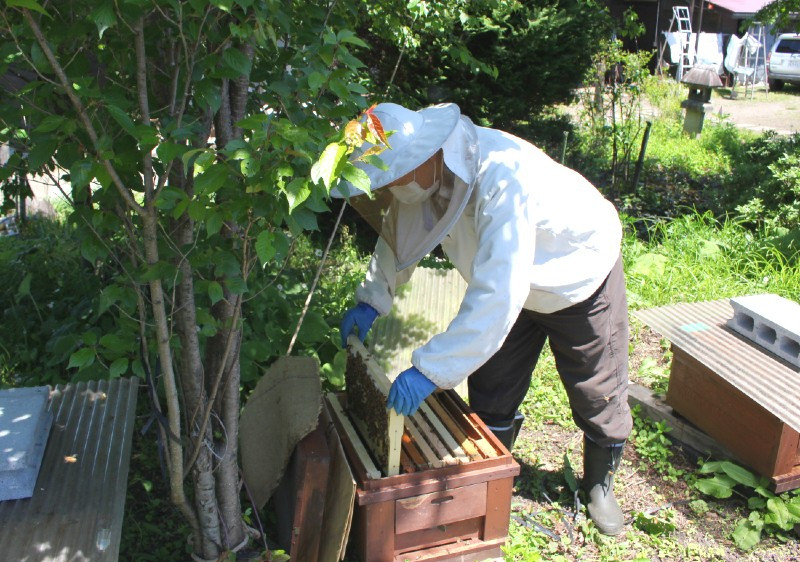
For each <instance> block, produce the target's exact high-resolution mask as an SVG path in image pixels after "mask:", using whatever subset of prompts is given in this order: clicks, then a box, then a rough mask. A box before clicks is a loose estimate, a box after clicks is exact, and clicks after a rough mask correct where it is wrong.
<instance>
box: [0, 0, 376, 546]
mask: <svg viewBox="0 0 800 562" xmlns="http://www.w3.org/2000/svg"><path fill="white" fill-rule="evenodd" d="M351 9H352V6H351V5H349V4H348V3H347V2H335V1H334V2H331V3H330V4H329V5H318V4H316V3H299V2H280V1H277V0H212V1H210V2H208V1H206V0H189V1H185V2H180V1H177V0H119V1H111V0H64V1H62V2H38V1H37V0H4V3H3V8H2V13H0V28H2V35H1V36H2V39H0V76H2V77H3V80H2V82H1V83H2V84H3V86H4V87H5V89H6V91H7V94H9V95H4V97H3V102H2V104H0V122H1V123H2V124H1V125H0V142H6V143H10V144H11V145H12V147H13V148H14V149H15V152H14V155H13V156H12V158H11V160H10V161H9V163H8V165H7V166H5V167H4V168H2V169H0V181H3V189H4V190H7V189H12V188H13V189H20V188H19V185H20V181H19V178H24V177H26V175H27V174H28V173H37V174H42V175H44V176H47V177H49V178H50V179H51V181H52V182H53V183H54V184H56V185H58V186H59V187H60V188H61V189H62V191H63V193H64V195H65V196H66V197H67V198H68V199H69V200H70V202H71V203H72V213H71V215H70V221H71V222H72V223H73V224H74V225H75V227H76V228H77V231H78V235H79V237H80V239H81V253H82V255H83V258H84V259H85V260H86V262H87V265H88V268H89V270H90V274H93V275H95V276H96V277H97V278H99V279H101V280H102V285H103V287H104V288H103V289H102V292H101V294H100V295H99V297H98V299H97V302H96V303H95V305H94V306H93V307H92V308H91V309H90V310H88V311H87V314H90V315H94V316H96V317H101V316H110V317H112V318H113V319H114V322H113V326H114V328H113V329H111V330H109V331H105V332H100V331H99V330H96V329H95V330H87V331H85V332H83V333H68V334H63V335H62V336H61V338H63V339H61V340H60V341H59V344H60V345H61V347H62V348H66V349H67V351H68V352H69V353H70V359H69V368H70V370H71V371H72V372H73V373H74V378H76V379H80V378H96V377H99V376H111V377H117V376H122V375H126V374H130V373H133V374H136V375H138V376H141V377H143V378H145V379H146V380H147V381H148V384H149V385H150V386H151V387H152V388H153V389H154V390H155V389H157V390H158V391H159V392H158V393H156V392H153V393H152V395H153V397H154V398H155V407H156V408H157V409H159V410H161V409H162V408H163V410H164V411H165V414H166V415H165V416H161V415H160V417H161V418H163V419H166V420H167V421H166V422H165V423H163V424H162V426H161V427H160V431H161V434H162V437H163V440H164V443H165V444H166V446H167V451H168V454H167V461H168V462H167V464H168V469H169V480H170V491H171V500H172V501H173V503H174V504H175V505H176V506H177V507H178V508H179V509H180V511H181V513H183V515H184V516H185V517H186V519H187V520H188V521H189V523H190V524H191V527H192V529H193V537H192V538H193V541H192V548H193V550H194V552H195V553H196V554H197V555H199V556H202V557H203V558H206V559H209V558H214V559H216V558H217V557H219V556H220V555H221V554H222V553H223V552H225V551H230V550H231V549H233V548H235V547H236V546H237V545H240V544H241V543H242V542H243V541H244V539H245V538H246V531H247V530H246V528H245V526H244V525H243V523H242V509H241V505H240V499H239V470H238V462H237V435H238V415H239V408H240V401H239V390H240V382H241V373H242V358H243V355H242V353H241V350H242V346H243V345H244V344H243V341H242V339H243V330H244V327H245V326H249V329H250V332H249V333H250V334H251V337H253V338H255V339H257V338H259V337H260V338H263V339H266V337H267V335H266V334H267V333H268V332H266V333H265V330H263V329H260V330H254V329H253V322H261V326H262V328H263V326H265V325H267V324H268V323H269V322H270V318H269V315H270V314H273V313H275V314H277V313H278V312H279V311H278V310H265V309H264V308H263V307H262V308H259V315H261V317H260V318H258V319H256V318H254V317H253V316H252V315H250V314H248V303H249V302H250V301H252V300H258V298H259V297H261V296H262V295H261V294H260V293H258V290H259V289H263V288H264V287H265V286H266V285H267V284H268V283H269V281H270V280H271V279H274V276H275V275H276V272H278V271H280V269H281V267H282V266H283V264H284V262H285V260H286V259H287V258H288V257H289V255H290V253H291V248H292V247H293V243H294V241H295V240H296V239H297V238H298V237H300V236H301V235H302V233H303V232H305V231H308V230H313V229H315V228H316V227H317V222H316V213H320V212H325V211H327V210H328V207H327V203H326V201H327V194H328V190H329V189H330V187H331V185H332V184H333V183H335V181H336V178H337V177H338V176H339V175H340V174H345V175H347V176H348V178H349V179H351V180H353V181H355V182H357V183H358V182H363V178H362V177H361V176H359V175H358V173H357V171H356V169H355V168H354V167H353V166H352V164H350V163H349V162H347V156H348V155H349V152H350V151H351V150H352V147H351V146H350V145H348V144H347V143H345V142H343V141H340V143H339V144H338V146H341V147H343V148H342V149H341V150H339V149H336V153H335V154H334V155H333V157H331V153H330V152H326V154H328V156H327V157H324V159H323V161H322V163H321V164H319V165H318V166H317V168H316V175H315V177H317V178H320V179H323V180H324V181H320V182H316V183H315V182H313V181H311V180H310V179H309V178H310V175H311V167H312V164H314V162H315V160H316V156H317V155H318V154H319V153H320V150H321V148H322V147H323V145H324V142H325V139H326V137H327V136H328V135H330V133H331V131H332V125H334V124H335V123H337V122H338V121H340V120H341V119H342V118H343V117H344V116H351V115H354V114H356V113H357V112H358V111H359V110H360V109H363V108H364V107H365V106H366V103H365V101H364V98H363V94H365V93H366V90H365V89H364V87H363V86H362V85H360V84H359V83H358V81H357V80H356V78H355V76H356V71H357V69H358V68H359V67H360V66H362V64H361V63H360V61H359V60H358V59H357V58H356V57H355V56H354V54H353V52H352V49H354V48H359V47H364V46H365V44H364V43H363V42H362V41H361V40H359V39H358V38H357V37H356V36H355V34H354V33H353V32H352V31H350V30H348V29H347V26H346V23H347V20H346V17H349V14H350V13H351ZM14 178H16V179H14ZM34 281H35V280H34ZM275 298H276V299H278V298H279V295H277V296H275ZM276 302H278V301H276ZM279 304H280V303H279V302H278V305H279ZM277 308H280V306H278V307H277ZM283 312H284V313H285V312H286V311H285V308H284V310H283ZM264 316H266V318H265V317H264ZM286 318H289V319H291V320H294V321H296V320H297V314H287V315H286ZM284 352H285V350H284ZM189 477H190V478H189ZM187 485H188V486H191V488H192V490H191V492H190V493H189V492H188V490H187ZM190 498H191V499H190Z"/></svg>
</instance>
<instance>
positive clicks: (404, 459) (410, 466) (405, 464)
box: [400, 435, 417, 474]
mask: <svg viewBox="0 0 800 562" xmlns="http://www.w3.org/2000/svg"><path fill="white" fill-rule="evenodd" d="M409 439H410V438H409ZM400 469H401V470H402V471H403V472H404V473H406V474H410V473H412V472H416V471H417V468H416V466H415V465H414V462H413V461H412V460H411V457H410V456H409V455H408V451H407V450H406V446H405V435H403V448H402V449H400Z"/></svg>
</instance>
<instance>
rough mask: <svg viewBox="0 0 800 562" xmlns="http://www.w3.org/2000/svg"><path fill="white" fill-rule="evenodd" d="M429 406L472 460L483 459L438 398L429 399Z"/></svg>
mask: <svg viewBox="0 0 800 562" xmlns="http://www.w3.org/2000/svg"><path fill="white" fill-rule="evenodd" d="M429 404H430V406H431V407H432V408H433V410H435V412H436V415H438V416H439V419H440V420H441V421H442V423H444V425H445V426H447V430H448V431H449V433H450V434H451V435H452V436H453V438H454V439H455V441H456V443H458V444H459V445H460V447H461V449H462V450H463V451H465V452H466V453H467V455H469V457H470V459H471V460H479V459H482V458H483V455H482V454H481V452H480V450H479V449H478V447H476V446H475V444H474V443H473V442H472V440H471V439H470V438H469V437H467V434H466V433H464V431H462V430H461V428H460V427H459V426H458V424H457V423H456V421H455V420H454V419H453V418H452V417H451V416H450V413H449V412H448V411H447V410H446V409H445V408H443V407H442V405H441V404H440V403H439V401H438V400H436V398H432V399H429Z"/></svg>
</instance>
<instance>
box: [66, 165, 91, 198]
mask: <svg viewBox="0 0 800 562" xmlns="http://www.w3.org/2000/svg"><path fill="white" fill-rule="evenodd" d="M69 181H70V183H71V184H72V189H73V190H77V191H80V190H81V188H84V187H86V186H87V185H89V182H90V181H92V163H91V162H90V161H89V160H79V161H78V162H74V163H73V164H72V166H70V169H69Z"/></svg>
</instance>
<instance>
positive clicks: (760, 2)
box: [708, 0, 772, 16]
mask: <svg viewBox="0 0 800 562" xmlns="http://www.w3.org/2000/svg"><path fill="white" fill-rule="evenodd" d="M770 2H772V0H709V2H708V3H709V4H713V5H714V7H715V8H716V7H719V8H722V9H723V10H728V11H729V12H733V13H734V14H741V15H747V16H749V15H752V14H755V13H756V12H757V11H759V10H760V9H761V8H763V7H764V6H766V5H767V4H769V3H770Z"/></svg>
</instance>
